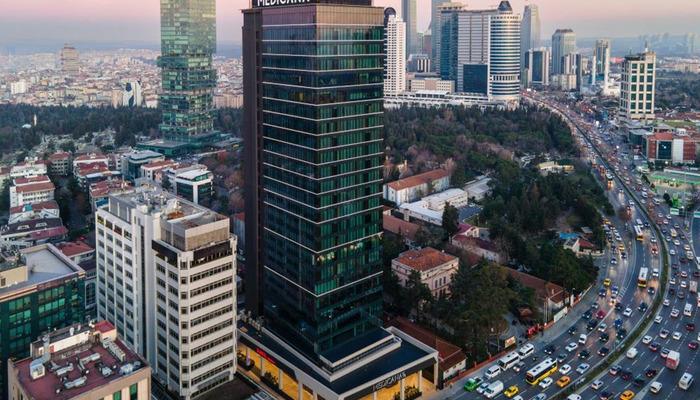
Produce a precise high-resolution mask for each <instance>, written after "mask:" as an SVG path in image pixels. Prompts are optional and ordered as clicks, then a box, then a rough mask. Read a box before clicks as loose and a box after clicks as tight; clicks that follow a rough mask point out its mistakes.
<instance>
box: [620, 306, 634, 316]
mask: <svg viewBox="0 0 700 400" xmlns="http://www.w3.org/2000/svg"><path fill="white" fill-rule="evenodd" d="M622 315H624V316H625V317H629V316H630V315H632V309H631V308H629V307H627V308H625V311H624V312H623V313H622Z"/></svg>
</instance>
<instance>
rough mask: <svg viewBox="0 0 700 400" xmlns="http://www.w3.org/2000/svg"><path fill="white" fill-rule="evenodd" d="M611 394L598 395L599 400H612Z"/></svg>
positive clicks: (605, 392)
mask: <svg viewBox="0 0 700 400" xmlns="http://www.w3.org/2000/svg"><path fill="white" fill-rule="evenodd" d="M612 397H613V394H612V393H610V392H607V391H604V392H602V393H601V394H599V395H598V398H599V399H600V400H612Z"/></svg>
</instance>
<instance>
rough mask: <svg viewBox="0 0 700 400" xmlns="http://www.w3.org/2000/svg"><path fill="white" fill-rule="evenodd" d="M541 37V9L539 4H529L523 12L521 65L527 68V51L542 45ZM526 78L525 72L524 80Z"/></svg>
mask: <svg viewBox="0 0 700 400" xmlns="http://www.w3.org/2000/svg"><path fill="white" fill-rule="evenodd" d="M540 43H541V38H540V10H539V7H537V4H528V5H526V6H525V11H524V12H523V20H522V23H521V29H520V53H521V54H522V57H520V65H521V66H522V68H523V71H524V70H525V67H524V65H525V52H527V51H528V50H531V49H536V48H538V47H540V46H541V44H540ZM524 79H525V76H524V72H523V80H524Z"/></svg>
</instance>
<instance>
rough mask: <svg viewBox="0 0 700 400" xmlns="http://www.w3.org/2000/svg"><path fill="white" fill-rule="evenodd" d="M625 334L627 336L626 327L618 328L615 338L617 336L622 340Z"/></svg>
mask: <svg viewBox="0 0 700 400" xmlns="http://www.w3.org/2000/svg"><path fill="white" fill-rule="evenodd" d="M626 336H627V329H625V328H620V329H619V330H618V331H617V338H618V339H620V340H622V339H624V338H625V337H626Z"/></svg>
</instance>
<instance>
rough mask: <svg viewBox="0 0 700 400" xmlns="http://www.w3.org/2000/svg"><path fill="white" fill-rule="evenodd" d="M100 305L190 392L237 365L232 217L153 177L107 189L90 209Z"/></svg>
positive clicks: (173, 382) (160, 372) (134, 344)
mask: <svg viewBox="0 0 700 400" xmlns="http://www.w3.org/2000/svg"><path fill="white" fill-rule="evenodd" d="M95 219H96V224H95V225H96V227H97V248H96V254H97V277H98V283H97V288H98V294H97V315H98V318H101V319H106V320H108V321H110V322H111V323H113V324H114V325H115V326H116V327H117V331H118V332H119V335H120V337H122V338H123V340H124V341H125V342H126V343H127V344H128V345H129V346H131V348H133V349H135V350H136V351H137V352H138V353H139V354H142V355H145V357H146V359H147V360H148V362H149V363H150V364H151V368H153V374H154V377H156V378H157V379H158V380H159V381H160V382H161V383H162V384H163V385H164V386H166V387H167V388H168V390H169V391H170V392H172V393H174V394H175V395H176V396H177V397H180V398H183V399H191V398H194V397H196V396H198V395H200V394H203V393H204V392H207V391H208V390H210V389H212V388H214V387H216V386H218V385H220V384H222V383H224V382H227V381H230V380H231V379H233V374H234V372H235V369H236V351H235V348H236V340H235V334H234V332H235V331H234V327H235V320H236V282H235V273H236V260H235V257H234V254H235V248H236V239H235V237H232V236H231V234H230V233H229V219H228V218H227V217H225V216H223V215H219V214H216V213H214V212H212V211H210V210H208V209H206V208H203V207H201V206H198V205H196V204H194V203H191V202H188V201H185V200H182V199H181V198H178V197H176V196H174V195H172V194H170V193H168V192H165V191H162V190H160V189H159V188H156V187H150V186H141V187H139V188H137V189H135V190H133V191H130V192H124V193H120V194H114V195H111V196H110V197H109V203H108V205H107V206H105V207H103V208H101V209H99V210H98V211H97V212H96V215H95Z"/></svg>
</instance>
